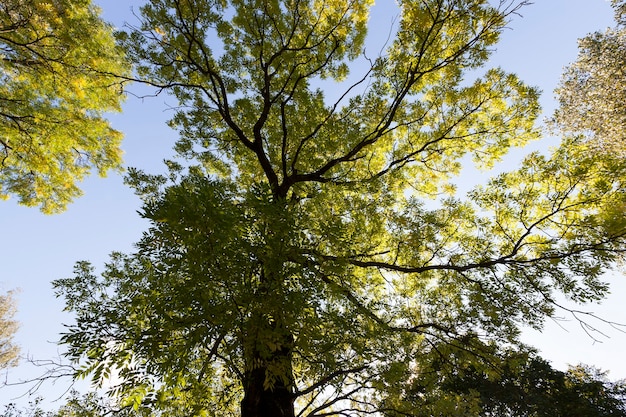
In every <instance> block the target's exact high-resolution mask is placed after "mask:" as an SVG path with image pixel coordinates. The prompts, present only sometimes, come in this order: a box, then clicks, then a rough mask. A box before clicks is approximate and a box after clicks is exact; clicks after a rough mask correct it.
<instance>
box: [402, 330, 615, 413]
mask: <svg viewBox="0 0 626 417" xmlns="http://www.w3.org/2000/svg"><path fill="white" fill-rule="evenodd" d="M473 343H478V344H480V341H478V340H475V341H473ZM465 347H466V346H462V345H457V346H450V345H447V346H438V347H437V348H436V349H433V350H432V351H431V352H430V353H429V355H427V356H426V357H425V358H424V362H425V363H424V364H423V366H422V372H421V373H420V374H419V375H418V376H417V378H415V379H414V380H413V381H410V382H409V383H407V385H408V387H407V390H406V392H407V393H408V395H412V396H418V395H419V396H420V400H421V401H422V404H423V405H422V406H421V407H420V409H419V414H418V415H420V416H433V415H438V414H436V413H437V412H440V411H441V410H442V409H443V410H445V411H447V412H446V413H445V414H442V415H448V416H449V415H464V416H472V415H473V416H508V417H544V416H545V417H559V416H563V417H604V416H625V415H626V381H623V380H622V381H616V382H612V381H610V380H609V379H608V378H607V374H606V372H601V371H600V370H598V369H596V368H593V367H590V366H586V365H577V366H570V367H569V369H568V370H567V371H566V372H562V371H559V370H557V369H554V368H552V366H551V365H550V363H549V362H548V361H546V360H544V359H542V358H541V357H539V356H538V355H537V352H536V351H534V350H533V349H529V348H526V347H522V348H521V349H511V348H507V349H503V348H502V347H499V346H497V345H491V346H483V351H484V352H489V354H488V355H482V356H477V355H475V354H474V352H470V351H468V350H467V349H465ZM451 398H452V399H453V400H454V401H453V410H462V411H463V413H457V414H453V413H450V412H449V409H450V408H451V407H450V403H451V401H450V399H451ZM468 410H469V412H468Z"/></svg>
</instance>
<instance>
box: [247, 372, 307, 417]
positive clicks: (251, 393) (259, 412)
mask: <svg viewBox="0 0 626 417" xmlns="http://www.w3.org/2000/svg"><path fill="white" fill-rule="evenodd" d="M265 372H266V368H265V367H259V368H256V369H254V370H252V371H251V372H249V373H248V375H247V378H248V381H246V386H245V395H244V397H243V401H242V402H241V417H295V411H294V403H293V395H292V392H291V391H292V390H291V388H290V387H288V386H286V384H285V383H284V382H283V381H282V380H279V381H276V383H275V384H274V386H273V387H272V388H271V389H265V388H264V382H265Z"/></svg>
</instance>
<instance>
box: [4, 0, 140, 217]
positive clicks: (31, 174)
mask: <svg viewBox="0 0 626 417" xmlns="http://www.w3.org/2000/svg"><path fill="white" fill-rule="evenodd" d="M127 73H128V65H127V63H126V61H125V59H124V54H123V53H122V51H121V50H120V49H119V48H118V47H116V46H115V41H114V37H113V32H112V29H111V27H110V26H109V25H107V24H105V23H104V22H103V21H102V20H101V19H100V17H99V12H98V10H97V9H96V8H95V7H94V6H93V5H92V4H91V1H90V0H78V1H75V0H72V1H70V0H52V1H50V0H48V1H41V0H4V1H3V2H2V4H1V5H0V197H1V198H8V196H9V195H15V196H17V197H18V198H19V202H20V203H21V204H24V205H27V206H35V205H39V206H40V207H41V210H42V211H43V212H45V213H54V212H58V211H61V210H63V209H64V208H65V207H66V205H67V203H68V202H70V201H71V200H72V199H73V198H75V197H77V196H78V195H80V189H79V188H78V186H77V182H79V181H80V180H82V179H83V178H84V177H85V175H87V173H89V171H90V170H91V169H92V168H95V169H96V170H97V171H98V173H99V174H100V175H104V174H105V173H106V172H107V171H108V170H109V169H112V168H115V169H119V168H120V164H121V150H120V142H121V133H120V132H117V131H115V130H114V129H112V128H111V126H110V125H109V123H108V121H107V120H105V119H104V117H103V113H104V112H108V111H118V110H120V102H121V100H122V98H123V94H122V91H121V86H120V81H119V79H118V78H115V77H114V76H113V75H112V74H117V75H120V76H123V75H124V74H127Z"/></svg>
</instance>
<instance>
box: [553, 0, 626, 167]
mask: <svg viewBox="0 0 626 417" xmlns="http://www.w3.org/2000/svg"><path fill="white" fill-rule="evenodd" d="M612 5H613V8H614V9H615V20H616V22H617V25H616V26H615V27H614V28H609V29H607V30H605V31H604V32H599V31H598V32H595V33H592V34H590V35H587V36H586V37H584V38H582V39H580V40H579V54H578V59H577V60H576V62H574V63H573V64H571V65H570V66H569V67H568V68H567V69H566V70H565V72H564V74H563V77H562V79H561V85H560V87H559V89H557V98H558V100H559V104H560V106H559V108H558V109H557V111H556V112H555V115H554V120H553V125H554V127H556V128H557V129H558V130H559V131H560V132H563V133H565V134H570V135H571V134H579V135H585V136H586V137H587V140H588V142H589V144H590V146H591V148H592V149H595V150H596V151H602V152H616V153H618V154H620V155H621V156H622V157H624V156H626V137H625V134H624V132H626V106H625V105H624V97H626V70H625V69H624V62H625V61H626V2H624V0H612Z"/></svg>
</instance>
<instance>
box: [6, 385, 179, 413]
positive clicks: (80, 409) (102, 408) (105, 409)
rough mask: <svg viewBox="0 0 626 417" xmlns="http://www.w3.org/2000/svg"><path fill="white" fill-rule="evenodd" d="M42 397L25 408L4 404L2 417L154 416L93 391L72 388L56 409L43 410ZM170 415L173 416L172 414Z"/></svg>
mask: <svg viewBox="0 0 626 417" xmlns="http://www.w3.org/2000/svg"><path fill="white" fill-rule="evenodd" d="M42 401H43V399H42V398H36V399H35V400H33V401H31V402H30V403H29V406H28V407H27V408H18V407H17V406H16V405H15V404H14V403H10V404H7V405H5V406H4V410H3V414H2V415H3V416H4V417H106V416H115V417H156V415H152V414H149V413H145V412H136V411H134V410H132V409H128V408H126V409H120V408H118V407H115V406H114V405H113V404H111V402H110V401H108V400H107V399H105V398H102V397H100V396H99V395H98V394H97V393H95V392H89V393H86V394H82V395H81V394H80V393H79V392H78V391H75V390H72V391H71V392H70V394H69V397H68V398H67V400H66V402H65V404H63V405H62V406H61V407H59V409H58V410H56V411H45V410H43V409H42V408H41V403H42ZM172 416H175V415H174V414H172Z"/></svg>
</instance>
